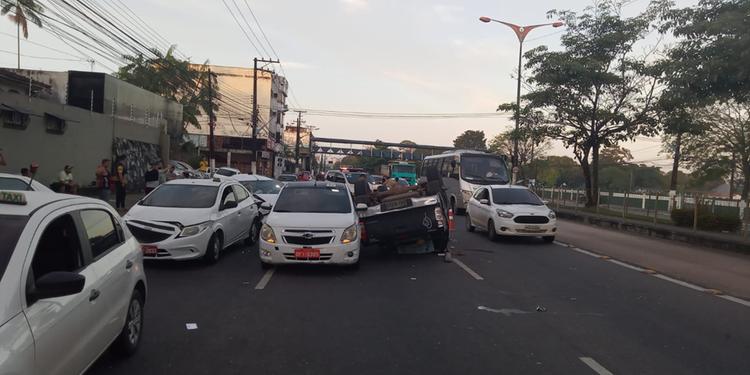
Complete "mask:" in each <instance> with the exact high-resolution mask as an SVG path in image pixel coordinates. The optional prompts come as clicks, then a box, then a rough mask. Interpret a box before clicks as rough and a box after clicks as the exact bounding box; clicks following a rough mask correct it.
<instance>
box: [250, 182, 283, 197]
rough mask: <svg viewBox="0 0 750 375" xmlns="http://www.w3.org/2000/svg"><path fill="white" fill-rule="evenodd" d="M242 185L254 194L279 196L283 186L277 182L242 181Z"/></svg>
mask: <svg viewBox="0 0 750 375" xmlns="http://www.w3.org/2000/svg"><path fill="white" fill-rule="evenodd" d="M241 183H242V185H245V187H246V188H247V190H250V191H251V192H253V193H254V194H278V193H279V191H280V190H281V187H282V185H283V184H282V183H281V182H279V181H275V180H260V181H242V182H241Z"/></svg>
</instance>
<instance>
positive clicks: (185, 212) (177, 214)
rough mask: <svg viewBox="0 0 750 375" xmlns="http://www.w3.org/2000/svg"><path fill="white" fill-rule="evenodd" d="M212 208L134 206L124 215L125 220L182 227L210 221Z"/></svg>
mask: <svg viewBox="0 0 750 375" xmlns="http://www.w3.org/2000/svg"><path fill="white" fill-rule="evenodd" d="M212 213H213V208H212V207H211V208H176V207H152V206H141V205H135V206H133V208H131V209H130V211H128V213H127V214H126V215H125V217H124V219H125V220H151V221H169V222H178V223H180V224H182V225H183V226H190V225H194V224H198V223H202V222H205V221H208V220H210V219H211V214H212Z"/></svg>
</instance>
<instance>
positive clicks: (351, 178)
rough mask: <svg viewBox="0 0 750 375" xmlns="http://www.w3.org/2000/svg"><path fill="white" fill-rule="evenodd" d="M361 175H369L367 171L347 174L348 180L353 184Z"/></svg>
mask: <svg viewBox="0 0 750 375" xmlns="http://www.w3.org/2000/svg"><path fill="white" fill-rule="evenodd" d="M359 176H367V173H361V172H354V173H349V174H348V175H346V180H347V181H349V183H350V184H353V183H355V182H356V181H357V179H358V178H359Z"/></svg>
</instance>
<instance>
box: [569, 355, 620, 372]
mask: <svg viewBox="0 0 750 375" xmlns="http://www.w3.org/2000/svg"><path fill="white" fill-rule="evenodd" d="M578 359H580V360H581V362H583V363H585V364H586V366H589V367H591V369H592V370H594V371H595V372H596V373H597V374H599V375H614V374H612V372H610V371H609V370H607V369H606V368H604V366H602V365H600V364H599V362H597V361H596V360H595V359H593V358H591V357H580V358H578Z"/></svg>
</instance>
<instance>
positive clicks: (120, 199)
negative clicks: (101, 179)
mask: <svg viewBox="0 0 750 375" xmlns="http://www.w3.org/2000/svg"><path fill="white" fill-rule="evenodd" d="M112 181H113V182H114V184H115V208H116V209H117V210H118V211H119V210H120V209H123V210H124V209H125V184H126V183H127V177H126V176H125V166H124V165H122V163H117V166H116V167H115V175H114V176H113V178H112Z"/></svg>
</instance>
